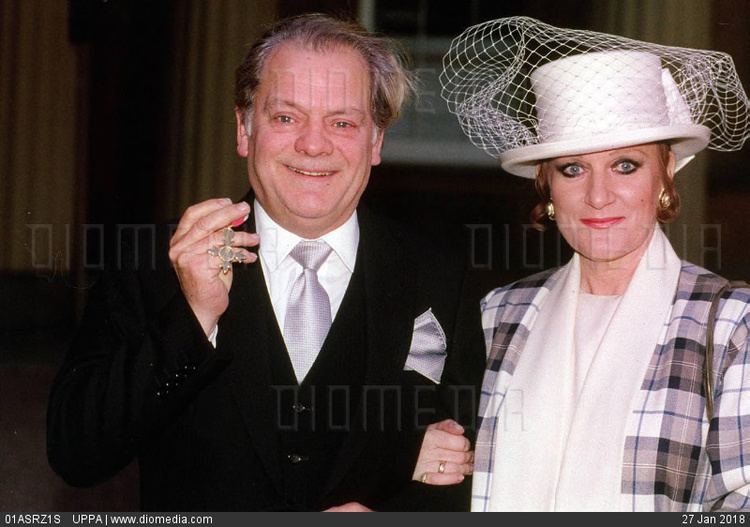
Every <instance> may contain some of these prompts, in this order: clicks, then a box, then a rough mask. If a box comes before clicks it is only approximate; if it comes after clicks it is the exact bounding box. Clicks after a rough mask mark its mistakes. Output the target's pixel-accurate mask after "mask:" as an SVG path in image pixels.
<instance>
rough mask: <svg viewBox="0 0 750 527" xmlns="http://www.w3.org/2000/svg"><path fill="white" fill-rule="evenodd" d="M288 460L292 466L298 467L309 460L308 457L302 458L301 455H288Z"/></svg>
mask: <svg viewBox="0 0 750 527" xmlns="http://www.w3.org/2000/svg"><path fill="white" fill-rule="evenodd" d="M286 458H287V459H288V460H289V462H290V463H291V464H292V465H298V464H300V463H302V462H304V461H307V460H308V459H309V458H308V457H307V456H302V455H300V454H287V456H286Z"/></svg>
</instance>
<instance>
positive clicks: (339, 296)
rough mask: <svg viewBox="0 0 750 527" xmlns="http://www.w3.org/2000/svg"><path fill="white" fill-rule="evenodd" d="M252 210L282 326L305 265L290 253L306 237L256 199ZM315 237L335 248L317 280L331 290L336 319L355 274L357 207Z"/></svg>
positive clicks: (332, 306)
mask: <svg viewBox="0 0 750 527" xmlns="http://www.w3.org/2000/svg"><path fill="white" fill-rule="evenodd" d="M253 210H254V211H255V228H256V231H257V233H258V235H259V236H260V249H259V250H258V255H259V256H260V263H261V266H262V268H263V277H264V279H265V281H266V287H267V288H268V295H269V296H270V297H271V304H272V305H273V311H274V313H275V314H276V321H277V322H278V324H279V328H283V327H284V319H285V317H286V306H287V304H288V303H289V294H290V293H291V291H292V284H294V281H295V280H296V279H297V278H298V277H299V276H300V275H301V274H302V271H303V269H302V266H301V265H300V264H299V263H298V262H297V261H296V260H295V259H294V258H292V257H290V256H289V253H290V252H291V250H292V249H294V247H295V246H296V245H297V244H298V243H299V242H300V241H302V240H306V238H301V237H299V236H297V235H296V234H294V233H292V232H290V231H288V230H286V229H284V228H283V227H281V226H280V225H279V224H278V223H276V222H275V221H273V220H272V219H271V217H270V216H269V215H268V214H267V213H266V211H265V210H263V207H261V205H260V203H258V201H257V200H256V201H255V202H254V208H253ZM316 240H322V241H324V242H326V243H327V244H328V245H330V247H331V249H333V250H332V251H331V254H330V255H329V256H328V258H327V259H326V261H325V262H323V265H321V266H320V269H318V280H319V281H320V285H322V286H323V289H325V290H326V293H328V299H329V301H330V302H331V320H334V319H335V318H336V313H337V312H338V310H339V307H340V306H341V301H342V300H343V299H344V293H346V288H347V287H349V280H351V278H352V273H353V272H354V264H355V261H356V259H357V247H358V246H359V222H358V221H357V212H356V211H355V212H354V213H353V214H352V215H351V217H350V218H349V219H348V220H347V221H346V222H345V223H344V224H343V225H341V226H340V227H338V228H337V229H335V230H333V231H331V232H329V233H328V234H325V235H323V236H321V237H320V238H316Z"/></svg>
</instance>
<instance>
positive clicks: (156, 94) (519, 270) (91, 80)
mask: <svg viewBox="0 0 750 527" xmlns="http://www.w3.org/2000/svg"><path fill="white" fill-rule="evenodd" d="M308 11H322V12H329V13H336V14H344V15H348V16H351V17H355V18H357V19H359V20H360V21H361V22H362V23H363V24H364V25H365V26H366V27H368V28H370V29H373V30H376V31H378V32H381V33H385V34H388V35H390V36H393V37H395V38H397V39H399V40H401V41H402V43H403V44H404V46H405V48H406V49H407V50H408V51H409V53H410V54H411V56H412V58H413V68H414V69H415V71H416V72H417V74H418V76H419V79H420V82H421V86H422V89H421V96H420V97H419V98H418V99H417V100H415V101H414V102H413V103H412V104H411V105H410V107H409V109H408V112H407V114H406V115H405V117H404V119H402V121H401V122H400V123H398V124H397V125H396V126H395V127H394V128H393V129H392V130H390V131H389V132H388V133H387V134H386V144H385V151H384V161H383V164H382V165H381V166H380V167H377V168H376V169H375V170H374V172H373V176H372V178H371V182H370V186H369V188H368V190H367V191H366V193H365V196H364V200H365V201H366V202H367V203H368V204H370V205H371V206H372V207H373V208H376V209H378V210H380V211H383V212H385V213H387V214H390V215H392V216H395V217H398V218H401V219H404V220H408V221H412V222H415V223H417V224H420V225H422V226H423V227H424V228H425V229H428V230H430V229H433V230H434V229H437V227H435V226H436V225H445V224H448V225H452V226H454V227H460V228H462V229H465V230H466V231H467V232H468V233H471V234H472V235H473V237H474V240H475V242H476V243H475V244H474V247H473V250H472V251H471V252H470V254H467V259H468V260H469V261H470V263H471V264H473V265H474V267H475V268H476V269H478V271H479V273H480V274H481V275H482V276H483V277H484V279H483V282H484V283H486V288H487V289H490V288H492V287H494V286H497V285H500V284H502V283H505V282H508V281H510V280H513V279H515V278H518V277H520V276H523V275H527V274H531V273H533V272H536V271H539V270H541V269H543V268H546V267H549V266H553V265H559V264H561V263H563V262H564V261H565V260H566V259H567V257H568V254H569V252H568V249H567V248H565V247H564V243H561V242H560V238H559V236H558V234H557V233H556V232H555V231H554V229H550V230H548V231H547V232H545V233H544V234H539V233H537V232H536V231H532V230H530V229H529V227H528V226H527V225H526V224H527V223H528V213H529V211H530V210H531V207H532V206H533V205H534V204H535V202H536V201H535V196H534V194H533V189H532V186H531V183H530V181H527V180H523V179H521V178H515V177H511V176H508V175H507V174H504V173H503V172H502V171H501V170H500V168H499V166H498V165H497V164H496V162H495V161H494V160H493V159H491V158H490V157H488V156H486V155H485V154H483V153H481V152H480V151H478V150H476V149H475V148H474V147H472V146H471V145H470V143H469V142H468V140H467V139H465V138H464V136H463V135H462V134H461V132H460V130H459V128H458V125H457V122H456V120H455V118H454V117H453V116H452V115H450V114H448V112H447V111H446V108H445V105H444V103H443V101H442V99H441V98H440V95H439V84H438V80H437V79H438V75H439V72H440V68H441V60H442V56H443V54H444V53H445V52H446V50H447V49H448V46H449V44H450V41H451V39H452V38H453V37H455V36H456V35H458V34H459V33H460V32H461V31H462V30H463V29H465V28H466V27H467V26H469V25H473V24H476V23H479V22H482V21H485V20H489V19H492V18H498V17H502V16H509V15H528V16H532V17H535V18H539V19H541V20H543V21H545V22H548V23H550V24H552V25H558V26H564V27H571V28H580V29H592V30H595V31H604V32H610V33H617V34H621V35H625V36H629V37H632V38H636V39H643V40H648V41H651V42H657V43H664V44H669V45H678V46H687V47H697V48H711V49H716V50H721V51H726V52H728V53H730V54H731V55H732V56H733V57H734V60H735V63H736V65H737V69H738V71H739V74H740V78H741V79H743V80H744V85H745V87H746V89H747V88H748V87H750V37H748V31H747V27H748V23H750V1H748V0H549V1H543V0H502V1H498V0H464V1H461V2H457V1H454V2H445V1H441V2H437V1H432V2H430V1H428V0H359V1H357V0H308V1H302V0H252V1H251V0H247V1H245V0H161V1H132V0H70V1H69V2H64V1H62V0H50V1H44V0H3V1H2V2H1V3H0V130H1V131H2V137H1V138H0V510H4V511H40V510H78V511H82V510H113V511H115V510H132V509H135V508H137V507H138V499H137V467H136V466H131V467H129V468H128V469H127V470H126V471H125V472H123V473H122V474H120V475H118V476H117V477H115V478H114V479H113V480H111V481H109V482H107V483H105V484H103V485H100V486H98V487H96V488H92V489H74V488H70V487H68V486H66V485H65V484H64V483H63V482H62V480H60V479H59V478H57V477H56V476H55V475H54V474H53V473H52V472H51V470H50V469H49V467H48V465H47V459H46V450H45V413H46V402H47V396H48V392H49V386H50V383H51V382H52V379H53V377H54V374H55V372H56V369H57V367H58V365H59V364H60V361H61V360H62V357H63V355H64V353H65V349H66V346H67V343H68V342H69V340H70V337H71V334H72V331H73V330H74V328H75V325H76V323H77V320H78V317H79V316H80V314H81V311H82V307H83V305H84V304H85V301H86V295H87V291H88V289H89V288H90V286H91V284H92V282H93V280H94V279H95V277H96V273H97V271H98V270H99V269H100V268H101V266H102V263H103V253H104V250H105V247H107V246H108V244H111V243H115V244H116V240H117V236H118V232H120V231H121V230H122V229H123V228H127V229H138V228H141V227H143V226H146V227H147V226H148V225H149V224H150V223H152V222H155V221H165V220H170V219H176V218H179V216H180V215H181V213H182V211H183V210H184V209H185V208H186V207H187V206H188V205H190V204H192V203H195V202H198V201H202V200H204V199H207V198H210V197H221V196H230V197H232V198H234V199H236V200H238V199H240V198H241V197H242V195H243V194H244V193H245V191H246V189H247V180H246V176H245V170H244V167H243V163H242V162H241V161H240V159H239V158H237V156H236V154H235V150H234V145H235V125H234V115H233V104H232V101H233V82H234V68H235V67H236V65H237V64H238V63H239V62H240V60H241V59H242V57H243V55H244V53H245V52H246V51H247V49H248V45H249V44H250V43H251V42H252V41H253V40H254V39H255V38H256V37H257V36H258V35H259V34H260V33H261V32H262V30H263V29H264V27H265V26H266V25H267V24H269V23H270V22H272V21H274V20H276V19H277V18H279V17H283V16H288V15H293V14H298V13H303V12H308ZM749 164H750V146H746V148H745V149H744V151H742V152H737V153H714V152H704V153H702V154H700V155H699V157H698V159H697V160H696V161H694V162H692V163H691V164H690V165H688V167H687V168H685V169H684V170H683V171H681V172H680V173H679V175H678V177H677V180H678V188H679V189H680V192H681V195H682V198H683V203H684V205H683V212H682V215H681V218H680V220H679V221H678V222H677V223H675V224H673V225H672V226H670V227H669V229H668V234H669V236H670V238H671V239H672V241H673V244H674V246H675V249H676V250H677V252H678V253H679V254H680V255H681V256H683V257H686V258H688V259H690V260H691V261H693V262H695V263H697V264H699V265H703V266H704V267H707V268H709V269H711V270H713V271H716V272H719V273H720V274H723V275H725V276H727V277H730V278H735V279H739V278H743V279H750V259H749V258H748V256H747V252H746V251H747V248H748V247H750V231H748V229H747V228H746V223H747V219H748V205H747V204H748V202H750V180H748V177H749V176H750V174H749V173H748V171H749V169H748V166H750V165H749Z"/></svg>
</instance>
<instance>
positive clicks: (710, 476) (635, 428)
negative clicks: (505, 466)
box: [472, 262, 750, 511]
mask: <svg viewBox="0 0 750 527" xmlns="http://www.w3.org/2000/svg"><path fill="white" fill-rule="evenodd" d="M559 277H560V273H559V270H555V269H553V270H549V271H545V272H542V273H540V274H537V275H534V276H531V277H528V278H525V279H522V280H520V281H518V282H516V283H513V284H511V285H508V286H505V287H501V288H498V289H496V290H494V291H492V292H491V293H490V294H488V295H487V296H486V297H485V298H484V299H483V300H482V303H481V307H482V325H483V327H484V332H485V339H486V344H487V350H488V358H487V369H486V371H485V376H484V382H483V386H482V394H481V402H480V406H479V423H478V425H479V429H478V434H477V443H476V459H475V467H474V487H473V495H472V510H480V511H481V510H487V508H488V506H489V495H490V492H491V489H492V478H493V476H495V475H494V474H493V473H492V471H493V461H494V459H493V457H494V456H495V455H502V450H497V449H496V445H495V429H496V427H498V426H501V420H502V417H501V416H502V415H503V402H504V399H505V393H506V390H507V388H508V386H509V383H510V379H511V377H512V376H513V372H514V370H515V368H516V364H518V360H519V359H520V357H521V355H522V354H523V350H524V345H525V343H526V339H527V338H528V336H529V332H530V331H531V330H532V329H533V326H534V322H535V320H536V316H537V314H538V313H539V311H540V309H542V308H543V306H544V300H545V298H546V296H547V293H549V291H550V289H551V288H552V286H553V285H554V284H555V282H556V281H557V280H558V279H559ZM725 283H726V280H725V279H723V278H721V277H719V276H717V275H715V274H712V273H710V272H709V271H706V270H705V269H701V268H699V267H697V266H695V265H692V264H690V263H687V262H683V263H682V269H681V272H680V278H679V281H678V286H677V292H676V294H675V297H674V300H673V303H672V309H671V312H670V314H669V316H668V318H667V320H665V321H663V322H662V324H663V327H662V331H661V333H660V337H659V340H658V344H657V346H656V349H655V350H654V353H653V355H652V357H651V363H650V364H649V367H648V370H647V372H646V377H645V378H644V379H643V384H642V386H641V390H640V393H639V396H638V397H637V398H636V403H635V405H634V407H633V408H632V411H631V412H630V417H629V419H628V423H627V427H626V434H627V437H626V441H625V449H624V452H623V455H622V501H621V509H622V510H632V511H654V510H656V511H701V510H750V353H749V350H748V348H749V347H750V346H748V327H749V326H750V289H735V290H732V291H729V292H727V293H726V294H725V295H723V298H724V299H723V300H722V302H721V304H720V308H719V311H718V315H717V318H716V320H717V322H716V325H715V333H714V360H713V368H712V370H713V374H714V383H715V384H714V390H715V392H714V397H715V403H714V404H715V406H714V418H713V419H712V420H711V422H710V423H709V422H708V418H707V416H706V402H705V398H704V391H703V382H702V375H703V359H704V349H705V334H706V323H707V318H708V311H709V308H710V305H711V300H712V299H713V297H714V296H715V294H716V293H717V292H718V290H719V289H721V287H722V286H723V285H724V284H725ZM654 323H657V321H654ZM530 468H532V467H530ZM496 477H503V476H502V474H497V475H496Z"/></svg>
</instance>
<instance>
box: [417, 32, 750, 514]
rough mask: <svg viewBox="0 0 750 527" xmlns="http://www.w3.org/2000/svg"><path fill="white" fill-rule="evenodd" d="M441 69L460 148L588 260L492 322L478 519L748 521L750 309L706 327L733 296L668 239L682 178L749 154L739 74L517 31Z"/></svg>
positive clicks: (479, 447)
mask: <svg viewBox="0 0 750 527" xmlns="http://www.w3.org/2000/svg"><path fill="white" fill-rule="evenodd" d="M444 65H445V70H444V72H443V75H442V76H441V81H442V84H443V88H444V89H443V95H444V97H445V98H446V99H447V100H448V103H449V107H450V108H451V111H453V112H454V113H456V114H457V116H458V117H459V120H460V122H461V124H462V127H463V129H464V131H465V132H466V134H467V135H468V136H469V137H470V138H471V139H472V141H473V142H474V143H475V144H476V145H477V146H479V147H481V148H483V149H485V150H486V151H488V152H489V153H490V154H492V155H494V156H496V157H497V158H498V159H499V160H500V162H501V164H502V166H503V168H504V169H505V170H506V171H507V172H510V173H511V174H514V175H518V176H522V177H532V178H536V186H537V189H538V191H539V193H540V195H541V198H542V202H541V203H540V204H539V205H538V206H537V208H536V209H535V210H534V212H533V213H532V216H533V219H534V221H535V222H539V221H540V220H542V218H543V217H546V218H548V219H549V220H552V221H555V222H557V226H558V228H559V230H560V233H561V234H562V236H563V237H564V238H565V240H566V241H567V242H568V244H570V246H571V247H572V248H573V249H574V251H575V254H574V256H573V258H572V259H571V260H570V262H568V263H567V264H566V265H565V266H563V267H562V268H559V269H552V270H549V271H545V272H543V273H540V274H537V275H535V276H532V277H529V278H526V279H523V280H521V281H519V282H516V283H514V284H511V285H509V286H506V287H501V288H499V289H496V290H494V291H492V292H491V293H490V294H489V295H487V297H486V298H485V299H484V300H483V302H482V306H481V307H482V313H483V325H484V327H485V335H486V338H487V350H488V362H487V370H486V372H485V378H484V384H483V389H482V400H481V403H480V416H479V417H480V425H479V431H478V437H477V442H476V460H475V467H474V481H473V501H472V509H473V510H481V511H492V510H545V511H546V510H660V511H678V510H715V509H728V510H732V509H746V510H748V509H750V349H749V348H750V347H749V345H748V327H749V326H750V290H748V289H734V290H730V291H727V292H725V293H723V294H722V295H721V298H720V299H718V300H717V302H719V304H718V315H717V316H716V318H715V321H713V320H709V317H708V313H709V308H710V306H711V304H712V300H713V299H714V298H715V297H717V295H718V294H719V292H720V290H721V289H722V287H723V286H724V285H725V284H726V280H725V279H723V278H721V277H719V276H717V275H714V274H712V273H710V272H709V271H706V270H705V269H701V268H699V267H697V266H695V265H692V264H690V263H688V262H684V261H680V259H679V258H678V257H677V255H676V254H675V252H674V251H673V249H672V247H671V246H670V244H669V242H668V240H667V238H666V237H665V235H664V234H663V233H662V231H661V229H660V228H659V226H658V223H659V222H667V221H670V220H672V219H673V218H674V217H675V216H676V215H677V212H678V208H679V198H678V196H677V192H676V190H675V187H674V183H673V178H674V174H675V172H676V171H678V170H679V169H680V168H682V167H683V166H685V164H687V163H688V162H689V161H690V160H691V159H692V158H693V156H694V155H695V154H696V153H697V152H699V151H700V150H702V149H704V148H705V147H707V146H710V147H713V148H717V149H724V150H727V149H738V148H741V146H742V144H743V142H744V140H745V139H746V138H747V136H748V135H749V134H748V125H747V116H748V99H747V96H746V95H745V93H744V91H743V89H742V86H741V84H740V83H739V81H738V80H737V77H736V73H735V71H734V67H733V64H732V61H731V58H729V57H728V56H727V55H725V54H719V53H716V52H709V51H699V50H688V49H682V48H671V47H666V46H657V45H652V44H648V43H643V42H636V41H632V40H628V39H624V38H621V37H616V36H612V35H603V34H597V33H592V32H589V31H572V30H565V29H558V28H554V27H551V26H548V25H546V24H542V23H541V22H538V21H536V20H533V19H528V18H510V19H501V20H497V21H493V22H488V23H485V24H481V25H480V26H475V27H473V28H469V29H468V30H467V31H466V32H464V34H462V35H461V36H460V37H458V38H457V39H455V40H454V42H453V44H452V46H451V49H450V51H449V52H448V54H447V55H446V57H445V59H444ZM709 326H711V327H712V329H713V330H714V338H713V360H712V362H711V363H710V364H709V365H708V366H709V367H710V369H709V372H708V373H709V375H708V377H709V382H710V383H713V386H711V384H708V385H704V382H703V372H704V357H705V345H704V344H705V342H706V330H707V327H709ZM706 394H708V396H707V395H706ZM711 403H712V405H713V406H712V407H711ZM433 439H434V438H433ZM443 446H444V447H445V450H449V449H450V446H449V444H448V443H445V444H444V445H443ZM424 459H426V458H425V456H423V460H424ZM423 466H424V467H428V464H427V463H426V462H425V463H423ZM426 470H427V471H428V472H430V469H429V468H426ZM432 471H434V469H433V470H432ZM428 480H429V478H428Z"/></svg>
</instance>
